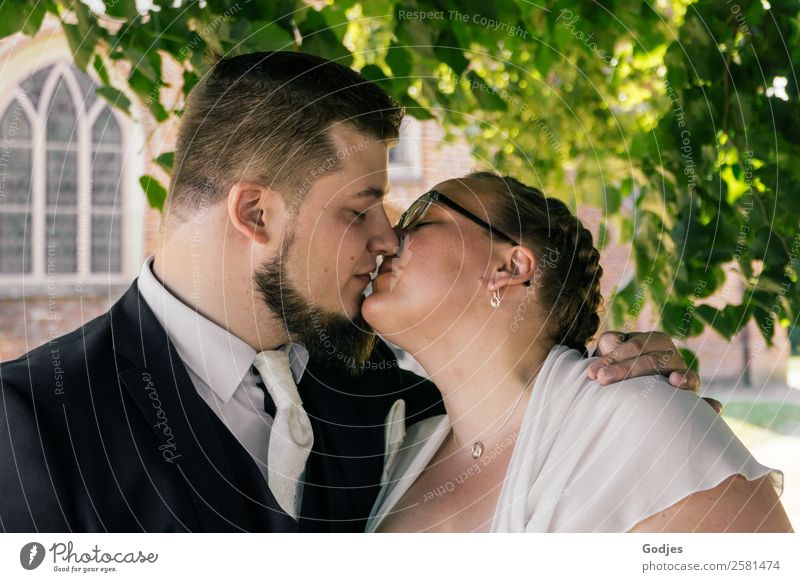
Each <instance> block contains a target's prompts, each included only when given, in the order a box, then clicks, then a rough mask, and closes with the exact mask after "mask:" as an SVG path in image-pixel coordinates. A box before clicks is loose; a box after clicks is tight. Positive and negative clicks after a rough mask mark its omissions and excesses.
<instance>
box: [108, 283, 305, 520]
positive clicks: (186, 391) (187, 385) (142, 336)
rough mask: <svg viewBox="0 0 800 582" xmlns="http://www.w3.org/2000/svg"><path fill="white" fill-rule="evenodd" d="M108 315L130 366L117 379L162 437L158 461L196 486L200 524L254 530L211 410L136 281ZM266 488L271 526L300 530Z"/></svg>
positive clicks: (117, 344)
mask: <svg viewBox="0 0 800 582" xmlns="http://www.w3.org/2000/svg"><path fill="white" fill-rule="evenodd" d="M110 317H111V329H112V334H113V341H114V347H115V350H116V351H117V352H118V353H119V354H120V355H122V356H124V357H125V359H127V360H128V361H129V362H131V364H132V366H131V367H129V368H127V369H125V370H121V371H120V372H119V377H120V380H121V381H122V383H123V384H124V385H125V388H126V389H127V391H128V393H129V394H130V396H131V398H133V400H134V402H135V403H136V406H137V408H138V409H139V412H140V413H141V414H142V415H143V416H144V417H145V419H146V421H147V423H148V424H149V426H150V428H151V430H152V431H153V433H154V434H155V436H156V438H157V439H158V442H159V446H158V450H159V453H160V456H161V460H162V461H163V462H164V463H166V464H168V465H170V466H172V467H174V468H175V470H176V471H177V472H178V473H179V474H180V476H181V477H182V479H183V481H184V482H185V484H186V486H187V487H188V488H189V490H190V491H191V496H192V500H193V503H194V506H195V511H196V513H197V518H198V521H199V526H200V528H199V529H200V530H202V531H231V530H234V531H236V530H250V529H252V520H251V519H250V515H248V512H247V510H246V505H245V503H243V502H242V493H241V492H240V487H239V485H238V483H237V480H236V478H235V475H234V471H233V470H232V468H231V465H230V460H229V458H228V455H227V454H226V451H225V448H224V447H223V445H222V443H221V442H220V439H219V436H218V433H217V432H216V429H215V426H214V424H213V419H212V418H211V417H210V415H212V414H213V412H212V411H210V410H209V409H208V407H207V406H206V404H205V402H203V400H202V399H201V398H200V396H199V395H198V394H197V391H196V390H195V388H194V385H193V384H192V381H191V378H189V375H188V373H187V372H186V368H185V367H184V365H183V362H182V361H181V359H180V357H179V356H178V354H177V351H176V350H175V348H174V347H173V346H172V344H171V342H170V341H169V339H168V338H167V334H166V332H165V330H164V329H163V328H162V327H161V325H160V323H159V322H158V320H157V319H156V317H155V315H153V313H152V311H151V310H150V308H149V307H148V306H147V304H146V303H145V302H144V301H143V300H142V299H141V298H140V296H139V292H138V286H137V284H136V282H134V284H133V285H132V286H131V288H130V289H129V290H128V292H127V293H126V294H125V295H124V296H123V298H122V299H121V300H120V301H119V302H118V303H117V304H116V305H115V306H114V307H113V308H112V309H111V311H110ZM137 328H138V330H137ZM134 330H137V331H138V332H139V333H136V332H135V331H134ZM247 460H248V461H252V460H251V459H249V458H248V459H247ZM263 489H264V490H266V493H267V499H266V500H265V501H264V500H262V502H263V503H266V504H267V505H268V506H272V507H274V508H275V509H276V511H268V512H267V513H269V514H271V515H274V520H272V521H273V522H272V523H271V524H268V525H269V526H270V529H272V530H273V531H292V530H293V529H295V528H296V526H295V525H294V521H293V520H292V519H291V518H290V517H289V516H287V515H285V514H283V513H282V512H281V511H280V510H279V508H278V506H277V503H276V502H275V500H274V498H272V496H271V494H269V492H268V489H267V488H266V487H264V488H263ZM254 501H255V500H254Z"/></svg>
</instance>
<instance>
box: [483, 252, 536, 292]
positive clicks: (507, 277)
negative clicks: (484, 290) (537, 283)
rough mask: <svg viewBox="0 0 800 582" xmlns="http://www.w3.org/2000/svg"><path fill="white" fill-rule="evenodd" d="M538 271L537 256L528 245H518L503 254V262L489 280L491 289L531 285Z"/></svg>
mask: <svg viewBox="0 0 800 582" xmlns="http://www.w3.org/2000/svg"><path fill="white" fill-rule="evenodd" d="M535 272H536V257H534V256H533V253H532V252H531V250H530V249H529V248H527V247H523V246H516V247H513V248H511V249H509V251H508V252H507V253H505V254H504V255H503V262H502V263H501V264H500V266H499V267H498V268H497V269H496V270H495V271H494V273H493V274H492V277H491V279H490V280H489V284H488V288H489V291H494V290H495V289H500V288H502V287H507V286H509V285H530V281H531V280H532V279H533V276H534V274H535Z"/></svg>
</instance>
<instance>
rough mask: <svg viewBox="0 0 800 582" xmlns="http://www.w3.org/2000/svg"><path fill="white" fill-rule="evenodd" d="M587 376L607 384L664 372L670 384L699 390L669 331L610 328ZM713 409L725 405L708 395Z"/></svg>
mask: <svg viewBox="0 0 800 582" xmlns="http://www.w3.org/2000/svg"><path fill="white" fill-rule="evenodd" d="M594 356H600V359H598V360H596V361H594V362H592V363H591V364H590V365H589V368H588V369H587V376H588V377H589V378H591V379H592V380H597V382H598V383H600V384H602V385H603V386H606V385H608V384H613V383H614V382H619V381H620V380H625V379H626V378H636V377H637V376H649V375H651V374H661V375H662V376H666V377H667V378H668V380H669V383H670V384H672V385H673V386H674V387H675V388H680V389H681V390H692V391H694V392H697V391H698V390H699V389H700V376H699V375H698V374H697V372H694V371H692V370H690V369H689V368H688V366H687V365H686V362H685V361H684V360H683V357H682V356H681V353H680V352H679V351H678V348H677V346H676V345H675V344H674V342H673V341H672V338H670V337H669V336H668V335H667V334H665V333H662V332H660V331H651V332H646V333H639V332H633V333H627V334H625V333H622V332H618V331H607V332H605V333H603V334H602V335H601V336H600V338H599V339H598V341H597V349H596V350H595V352H594ZM704 400H705V401H706V402H708V403H709V404H710V405H711V406H712V407H713V408H714V410H716V411H717V412H720V411H721V410H722V404H720V403H719V402H718V401H717V400H714V399H713V398H705V399H704Z"/></svg>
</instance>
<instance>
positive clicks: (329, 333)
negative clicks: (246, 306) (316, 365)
mask: <svg viewBox="0 0 800 582" xmlns="http://www.w3.org/2000/svg"><path fill="white" fill-rule="evenodd" d="M290 245H291V241H286V243H285V244H284V247H283V251H282V253H281V256H279V257H276V258H275V259H273V260H271V261H267V262H266V263H264V264H263V265H262V266H261V268H260V269H259V270H258V271H256V274H255V275H254V281H255V283H256V286H257V287H258V290H259V291H260V293H261V296H262V298H263V299H264V302H265V303H266V304H267V307H269V309H270V310H271V311H272V312H273V313H274V314H275V315H276V317H280V318H281V319H282V321H283V322H284V325H285V327H286V330H287V331H288V333H289V334H290V335H291V336H292V337H293V339H295V341H299V342H301V343H303V344H305V346H306V349H307V350H308V354H309V357H310V358H311V359H314V360H317V361H320V362H324V363H327V364H329V365H332V366H333V367H336V368H339V369H342V370H345V371H346V372H348V373H349V374H352V375H353V376H358V375H360V374H361V373H363V371H364V369H365V363H366V362H367V361H368V360H369V357H370V355H371V354H372V351H373V349H374V348H375V344H376V343H377V341H378V336H377V335H376V334H375V332H374V331H373V329H372V327H371V326H370V325H369V324H368V323H367V322H366V321H365V320H364V318H363V316H362V315H361V313H360V312H359V313H358V314H357V315H355V316H354V317H353V319H350V318H348V317H347V316H346V315H344V314H343V313H336V312H331V311H326V310H324V309H322V308H320V307H318V306H316V305H314V304H313V303H312V302H311V301H309V300H308V299H306V298H305V297H303V295H302V294H301V293H300V291H298V290H297V289H296V288H295V287H294V286H292V284H291V283H290V282H289V279H288V277H287V275H286V264H287V263H286V258H287V256H288V254H289V247H290Z"/></svg>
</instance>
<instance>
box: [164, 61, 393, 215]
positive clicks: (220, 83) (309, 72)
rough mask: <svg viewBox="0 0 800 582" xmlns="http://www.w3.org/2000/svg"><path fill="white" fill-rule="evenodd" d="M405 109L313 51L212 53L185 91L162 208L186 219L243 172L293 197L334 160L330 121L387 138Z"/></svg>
mask: <svg viewBox="0 0 800 582" xmlns="http://www.w3.org/2000/svg"><path fill="white" fill-rule="evenodd" d="M403 113H404V112H403V109H402V108H401V107H399V106H398V105H397V103H396V102H395V101H394V100H393V99H392V98H391V97H390V96H389V95H388V94H387V93H386V92H385V91H383V90H382V89H381V88H380V87H378V86H377V85H375V84H374V83H371V82H369V81H367V80H366V79H364V78H363V77H362V76H361V75H359V74H358V73H356V72H355V71H353V70H352V69H349V68H347V67H344V66H342V65H339V64H337V63H335V62H333V61H329V60H326V59H323V58H320V57H316V56H313V55H309V54H305V53H298V52H261V53H251V54H246V55H241V56H235V57H230V58H223V59H220V60H219V61H218V62H217V63H216V64H215V65H214V66H213V68H212V69H211V71H210V72H209V74H208V75H206V76H205V77H204V78H203V79H202V80H200V81H199V82H198V83H197V85H195V87H194V88H193V89H192V91H191V93H190V94H189V96H188V98H187V103H186V108H185V111H184V113H183V116H182V119H181V127H180V130H179V133H178V140H177V147H176V151H175V167H174V170H173V174H172V181H171V183H170V193H169V199H168V201H167V203H168V210H169V212H170V213H175V214H177V215H178V217H181V218H183V219H185V218H187V217H188V216H187V215H191V214H192V213H193V212H196V211H197V210H198V209H200V208H202V207H204V206H206V205H210V204H214V203H215V202H218V201H220V200H222V199H223V198H225V196H226V195H227V193H228V191H229V190H230V188H231V187H232V186H233V185H234V184H235V183H237V182H240V181H244V180H248V181H256V182H261V183H263V184H265V185H267V186H269V187H270V188H273V189H275V190H277V191H279V192H282V193H284V194H285V195H286V196H288V197H289V198H293V199H294V200H299V199H301V198H302V195H303V194H304V193H305V192H299V191H298V189H303V188H304V187H305V188H307V187H309V186H310V185H311V184H312V183H313V182H314V181H316V179H317V178H319V177H320V176H321V175H322V174H323V173H324V171H331V170H333V169H335V168H336V167H337V166H338V163H339V162H340V158H341V156H337V155H336V153H337V152H336V150H335V147H334V145H333V143H332V141H331V139H330V136H329V131H328V130H329V128H330V127H331V125H332V124H334V123H337V122H341V123H344V124H347V125H348V126H350V127H352V128H354V129H356V130H358V131H359V132H360V133H363V134H365V135H367V136H369V137H371V138H373V139H376V140H387V141H393V140H396V139H397V138H398V135H399V128H400V122H401V121H402V118H403ZM322 170H324V171H322ZM304 185H305V186H304Z"/></svg>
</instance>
